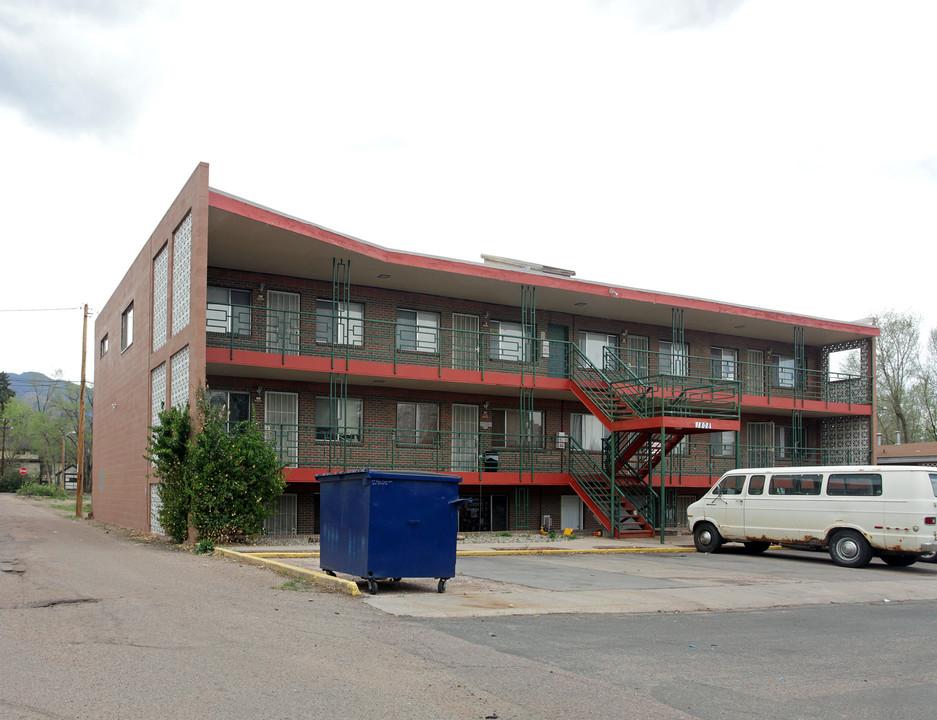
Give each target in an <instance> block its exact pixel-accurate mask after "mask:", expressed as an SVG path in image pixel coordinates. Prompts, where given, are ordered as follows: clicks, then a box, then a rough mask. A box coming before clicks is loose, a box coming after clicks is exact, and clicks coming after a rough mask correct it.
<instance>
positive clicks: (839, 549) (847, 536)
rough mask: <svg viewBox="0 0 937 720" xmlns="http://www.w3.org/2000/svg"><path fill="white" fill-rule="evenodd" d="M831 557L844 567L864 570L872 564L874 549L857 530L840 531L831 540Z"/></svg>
mask: <svg viewBox="0 0 937 720" xmlns="http://www.w3.org/2000/svg"><path fill="white" fill-rule="evenodd" d="M830 557H831V558H833V562H835V563H836V564H837V565H840V566H842V567H848V568H863V567H865V566H866V565H868V564H869V563H870V562H872V548H871V547H869V543H868V541H867V540H866V539H865V538H864V537H862V535H861V534H860V533H858V532H856V531H855V530H840V531H839V532H838V533H836V534H835V535H834V536H833V539H832V540H830Z"/></svg>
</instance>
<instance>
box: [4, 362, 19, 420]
mask: <svg viewBox="0 0 937 720" xmlns="http://www.w3.org/2000/svg"><path fill="white" fill-rule="evenodd" d="M15 397H16V393H15V392H13V388H12V387H10V376H9V375H7V373H6V372H5V371H3V372H0V418H2V417H6V409H7V403H8V402H10V401H11V400H12V399H13V398H15Z"/></svg>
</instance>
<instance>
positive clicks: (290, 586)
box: [274, 578, 318, 592]
mask: <svg viewBox="0 0 937 720" xmlns="http://www.w3.org/2000/svg"><path fill="white" fill-rule="evenodd" d="M317 587H318V586H317V585H316V584H315V583H312V582H310V581H309V580H301V579H300V578H291V579H289V580H287V581H286V582H285V583H283V584H282V585H280V587H278V588H274V590H296V591H298V592H304V591H308V590H315V589H317Z"/></svg>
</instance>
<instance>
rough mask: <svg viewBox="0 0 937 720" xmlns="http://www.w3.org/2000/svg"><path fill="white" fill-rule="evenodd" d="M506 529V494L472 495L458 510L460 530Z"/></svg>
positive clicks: (484, 530)
mask: <svg viewBox="0 0 937 720" xmlns="http://www.w3.org/2000/svg"><path fill="white" fill-rule="evenodd" d="M507 529H508V497H507V495H482V496H481V497H478V496H473V497H472V501H471V502H469V503H464V504H463V505H462V509H461V510H460V511H459V531H460V532H495V531H501V530H507Z"/></svg>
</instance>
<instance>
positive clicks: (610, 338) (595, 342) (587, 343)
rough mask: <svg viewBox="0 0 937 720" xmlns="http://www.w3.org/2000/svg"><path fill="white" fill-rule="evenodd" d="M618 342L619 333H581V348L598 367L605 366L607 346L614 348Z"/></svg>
mask: <svg viewBox="0 0 937 720" xmlns="http://www.w3.org/2000/svg"><path fill="white" fill-rule="evenodd" d="M617 343H618V336H617V335H606V334H605V333H596V332H585V331H581V332H580V333H579V349H580V350H581V351H582V354H583V355H585V356H586V357H587V358H588V359H589V361H590V362H591V363H592V364H593V365H594V366H595V367H597V368H602V369H604V368H605V348H613V347H615V345H616V344H617Z"/></svg>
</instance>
